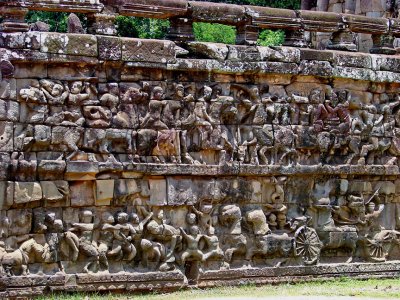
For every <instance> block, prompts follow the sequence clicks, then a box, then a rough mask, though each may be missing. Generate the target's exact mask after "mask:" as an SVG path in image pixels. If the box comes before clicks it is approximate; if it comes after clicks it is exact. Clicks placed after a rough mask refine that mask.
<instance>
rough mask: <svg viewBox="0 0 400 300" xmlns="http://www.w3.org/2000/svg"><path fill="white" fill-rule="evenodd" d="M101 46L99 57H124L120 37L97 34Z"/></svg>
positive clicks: (108, 58) (104, 58) (115, 58)
mask: <svg viewBox="0 0 400 300" xmlns="http://www.w3.org/2000/svg"><path fill="white" fill-rule="evenodd" d="M97 43H98V46H99V59H102V60H120V59H121V57H122V50H121V47H122V42H121V39H120V38H117V37H110V36H97Z"/></svg>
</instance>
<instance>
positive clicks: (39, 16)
mask: <svg viewBox="0 0 400 300" xmlns="http://www.w3.org/2000/svg"><path fill="white" fill-rule="evenodd" d="M68 15H69V14H67V13H62V12H50V11H29V12H28V14H27V15H26V18H25V21H26V22H27V23H35V22H37V21H42V22H45V23H47V24H49V25H50V31H56V32H67V19H68ZM77 16H78V17H79V19H80V20H81V22H82V26H83V27H84V28H86V26H87V18H86V15H84V14H77Z"/></svg>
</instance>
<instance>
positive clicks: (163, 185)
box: [149, 176, 168, 206]
mask: <svg viewBox="0 0 400 300" xmlns="http://www.w3.org/2000/svg"><path fill="white" fill-rule="evenodd" d="M149 187H150V202H149V204H151V205H155V206H160V205H166V204H167V201H168V200H167V181H166V179H165V178H164V177H156V176H154V177H151V178H149Z"/></svg>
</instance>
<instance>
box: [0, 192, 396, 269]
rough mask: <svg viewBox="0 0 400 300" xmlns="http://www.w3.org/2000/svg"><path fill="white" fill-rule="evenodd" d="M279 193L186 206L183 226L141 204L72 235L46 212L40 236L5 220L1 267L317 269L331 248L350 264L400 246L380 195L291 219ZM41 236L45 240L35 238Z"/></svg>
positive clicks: (327, 204) (86, 213) (89, 217)
mask: <svg viewBox="0 0 400 300" xmlns="http://www.w3.org/2000/svg"><path fill="white" fill-rule="evenodd" d="M273 196H274V200H273V201H272V202H271V204H265V205H262V206H260V205H253V206H248V207H240V206H238V205H236V204H212V203H208V204H206V203H200V204H199V205H198V206H197V208H196V206H188V207H187V208H186V210H185V214H186V217H185V218H184V219H185V221H184V224H183V223H182V226H173V225H171V220H169V219H168V218H166V216H165V215H164V209H163V208H162V207H152V208H150V207H146V206H136V208H135V211H136V212H134V213H127V212H125V211H122V210H119V211H117V212H114V213H111V212H110V211H104V210H102V211H99V212H98V214H96V212H95V210H93V209H89V208H86V209H81V210H80V212H79V221H78V222H73V223H71V224H68V229H67V230H66V228H67V226H66V225H65V224H64V222H63V221H62V220H61V219H59V218H57V216H56V213H54V212H47V213H46V214H45V216H44V217H43V218H42V219H41V220H40V221H38V220H36V221H35V222H36V224H35V234H25V235H22V236H16V237H8V236H7V235H8V234H7V226H8V227H9V226H12V224H9V223H10V222H9V220H8V219H7V218H4V219H3V220H2V226H3V227H2V231H1V235H2V241H1V244H0V259H1V265H2V268H3V271H4V272H5V274H7V275H8V276H12V275H19V274H23V275H26V274H27V273H28V272H29V269H28V266H29V264H31V263H57V264H58V267H59V271H60V272H64V271H65V270H64V264H63V262H65V261H71V262H76V261H78V262H81V264H79V265H80V266H82V270H78V271H77V272H98V271H109V270H110V269H109V266H110V263H112V262H118V261H119V262H123V263H124V265H125V266H129V267H130V268H131V269H132V270H133V269H135V270H138V271H142V272H143V271H153V270H159V271H170V270H174V269H185V266H187V264H192V263H196V264H199V265H198V267H199V266H205V267H206V268H207V263H209V262H214V263H216V264H217V266H218V267H219V268H229V267H230V264H231V263H232V262H233V261H234V259H235V257H236V258H238V257H239V258H241V260H242V261H243V262H244V264H245V265H246V266H252V265H253V266H258V265H259V261H257V260H254V259H255V258H256V257H261V258H264V259H268V258H274V259H278V260H279V262H278V263H279V264H284V263H288V264H290V262H289V261H288V259H289V258H295V259H296V258H299V259H300V261H303V263H305V264H306V265H312V264H316V263H318V261H319V259H320V256H321V251H323V250H327V249H337V250H339V249H342V248H343V249H344V248H345V249H347V250H348V251H350V253H349V254H348V257H349V260H348V262H350V261H351V260H352V259H353V256H354V255H355V254H356V250H357V249H360V248H358V247H359V246H361V248H362V249H363V253H361V254H360V253H359V255H361V256H362V257H364V259H367V260H371V261H375V262H380V261H385V260H386V259H387V258H388V256H389V255H390V254H391V251H392V250H393V249H394V247H396V246H398V245H399V244H400V239H399V238H400V232H398V231H395V230H386V229H384V228H383V227H382V226H381V225H380V221H379V217H380V215H381V213H382V211H383V210H384V209H385V205H384V204H382V203H380V202H379V197H378V191H377V192H376V193H375V194H374V195H373V196H372V197H371V198H370V199H369V200H367V201H366V200H364V198H363V197H362V196H356V195H348V196H347V197H346V198H345V199H344V200H343V199H342V202H341V203H339V204H338V205H333V204H332V203H331V200H330V199H329V198H321V199H319V200H318V201H316V203H314V204H313V205H312V206H311V207H309V208H308V209H306V208H303V209H302V211H301V212H300V211H299V208H298V209H297V210H296V211H297V214H296V213H293V212H291V216H290V217H289V216H288V207H287V206H286V205H285V204H284V203H282V201H281V199H280V197H279V195H278V194H276V193H275V194H273ZM175 209H176V208H175ZM43 235H44V237H45V238H44V240H43V239H42V240H41V241H39V240H40V239H39V238H37V237H39V236H43ZM10 238H11V239H13V240H14V242H16V240H17V241H18V242H16V244H18V245H19V247H18V249H13V248H12V247H11V248H10V245H9V244H8V243H9V242H10ZM298 261H299V260H298ZM292 263H293V261H292ZM297 263H298V262H297Z"/></svg>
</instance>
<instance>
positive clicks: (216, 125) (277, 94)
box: [0, 79, 400, 165]
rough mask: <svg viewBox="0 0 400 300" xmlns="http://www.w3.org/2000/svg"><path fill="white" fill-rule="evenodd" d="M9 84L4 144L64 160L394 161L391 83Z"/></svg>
mask: <svg viewBox="0 0 400 300" xmlns="http://www.w3.org/2000/svg"><path fill="white" fill-rule="evenodd" d="M18 86H19V87H17V91H18V95H17V99H18V100H19V101H18V102H16V103H14V104H16V105H8V106H7V105H2V107H3V109H2V110H3V112H0V113H1V114H3V115H7V116H9V115H12V116H13V117H14V119H11V120H13V121H14V120H15V121H19V122H20V124H18V125H17V126H16V128H15V130H14V148H16V149H14V151H42V150H52V151H61V152H64V153H65V154H64V158H66V159H67V160H69V159H73V157H74V156H75V155H76V154H77V153H79V152H81V151H84V152H86V153H92V154H93V155H91V158H90V159H92V160H96V159H101V158H99V157H101V156H103V157H104V156H105V157H107V156H109V157H111V156H113V157H114V156H115V154H119V153H124V154H128V155H129V159H130V160H131V161H134V162H137V163H141V162H142V163H143V162H146V163H183V164H197V165H203V164H210V165H224V164H230V163H232V162H240V163H242V164H251V165H298V164H300V165H318V164H331V165H350V164H353V165H365V164H371V165H374V164H380V165H396V164H397V156H398V155H399V154H400V139H399V137H400V99H399V96H398V93H395V92H393V93H390V92H387V93H381V94H374V93H371V92H359V91H353V90H351V91H350V90H346V89H333V88H332V87H331V86H329V85H324V84H319V83H318V84H308V85H307V84H306V83H294V84H291V85H288V86H268V85H267V84H264V85H258V86H256V85H245V84H223V83H221V84H210V85H206V84H204V85H199V84H195V83H188V84H167V83H166V82H141V83H107V84H106V83H104V84H101V83H99V84H95V83H91V82H84V81H82V80H76V81H68V82H67V81H64V82H61V81H51V80H47V79H42V80H22V81H21V82H20V83H18ZM278 87H279V88H278ZM8 110H15V112H14V113H13V112H10V111H8ZM15 116H16V117H15ZM3 127H5V128H7V126H3ZM4 131H7V129H4ZM4 143H6V141H3V144H4Z"/></svg>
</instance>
